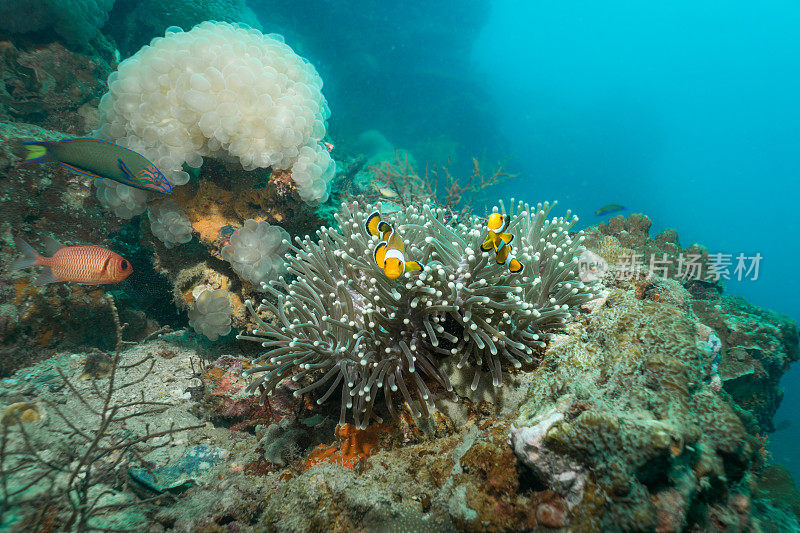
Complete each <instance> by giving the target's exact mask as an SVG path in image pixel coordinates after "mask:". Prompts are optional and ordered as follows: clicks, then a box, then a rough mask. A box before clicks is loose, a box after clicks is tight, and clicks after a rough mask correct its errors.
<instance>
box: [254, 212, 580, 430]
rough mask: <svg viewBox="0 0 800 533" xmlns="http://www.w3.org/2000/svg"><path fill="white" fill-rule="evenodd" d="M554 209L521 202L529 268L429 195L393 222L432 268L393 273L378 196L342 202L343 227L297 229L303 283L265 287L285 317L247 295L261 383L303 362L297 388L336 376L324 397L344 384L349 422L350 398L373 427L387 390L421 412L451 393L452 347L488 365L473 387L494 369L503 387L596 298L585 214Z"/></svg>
mask: <svg viewBox="0 0 800 533" xmlns="http://www.w3.org/2000/svg"><path fill="white" fill-rule="evenodd" d="M551 207H552V206H551V205H549V204H544V205H542V204H539V205H538V206H536V207H532V206H530V205H528V204H523V203H521V202H520V203H519V204H518V205H517V206H516V209H513V210H512V211H513V212H512V213H510V215H511V224H510V226H509V231H511V232H514V233H516V234H517V238H518V239H519V241H518V242H519V244H518V246H519V250H520V253H519V255H518V259H519V260H520V261H521V262H522V264H523V265H524V268H525V270H524V274H522V275H519V274H512V273H510V272H509V270H508V267H507V266H506V265H499V264H497V263H496V262H495V260H494V257H493V255H491V254H487V253H482V252H481V251H480V244H481V242H482V241H483V239H484V237H485V234H486V230H485V222H484V220H483V219H479V218H477V217H464V218H462V219H457V218H454V217H453V216H452V215H450V214H449V213H450V212H449V211H447V210H445V209H437V208H432V207H430V206H428V205H425V206H422V207H414V206H412V207H409V208H407V209H406V210H404V211H402V212H398V213H397V214H396V216H395V218H394V219H390V220H388V222H390V223H391V224H392V226H393V227H395V228H397V230H398V232H399V234H400V236H401V237H402V239H403V241H404V242H405V243H406V255H407V257H409V258H410V259H415V260H420V261H421V262H422V263H424V264H425V268H424V270H423V271H421V272H409V273H406V274H405V275H404V276H402V277H401V278H399V279H398V280H395V281H392V280H390V279H388V278H387V277H386V276H385V274H384V272H383V271H382V270H381V269H380V268H379V267H378V266H377V265H376V264H375V261H374V260H373V259H372V252H373V248H374V246H375V245H376V244H377V239H378V238H377V237H371V236H370V235H369V234H368V233H367V232H366V230H365V228H364V221H365V219H366V218H367V216H368V215H369V213H370V212H372V211H373V210H374V207H372V206H366V208H365V209H362V208H360V207H358V206H357V205H355V204H352V205H343V206H342V212H341V213H340V214H339V215H337V222H338V224H339V227H340V230H339V231H335V230H333V229H330V228H325V227H323V228H322V229H320V230H319V231H318V232H317V236H318V237H319V241H318V242H313V241H312V240H311V238H310V237H306V238H305V239H304V240H300V239H297V240H296V244H295V246H293V250H294V252H295V254H292V255H287V260H286V266H287V268H288V270H289V273H290V274H294V275H295V276H296V278H295V279H294V280H293V281H291V282H287V281H286V280H285V279H284V278H281V279H280V280H279V281H274V282H272V283H271V284H270V285H266V284H263V285H262V286H263V288H264V289H265V290H268V291H269V292H270V293H272V295H274V296H275V297H276V298H277V304H275V303H271V302H270V301H268V300H263V302H262V304H261V306H260V307H259V311H261V310H269V311H271V312H272V314H273V315H274V316H275V317H277V320H278V323H277V324H275V323H270V322H266V321H265V320H262V319H261V318H260V317H259V315H258V313H257V312H256V310H255V309H254V308H253V306H252V303H251V302H247V305H248V307H249V308H250V310H251V312H252V313H253V315H254V317H255V319H256V322H257V324H258V329H257V330H255V331H254V332H253V333H254V335H256V336H247V335H240V336H239V338H242V339H249V340H254V341H258V342H262V345H263V346H264V347H265V348H270V351H268V352H266V353H265V354H263V355H262V356H261V357H260V358H258V359H257V360H256V363H260V366H258V367H256V368H254V369H253V370H252V371H253V372H263V374H262V375H261V376H259V377H258V379H257V380H256V381H255V383H254V384H253V385H252V386H251V387H250V389H251V390H256V389H259V388H260V389H261V390H262V391H263V393H264V394H269V393H270V392H271V391H272V390H274V389H275V387H276V386H277V385H278V383H280V382H281V381H282V380H283V379H284V378H285V377H287V375H289V374H290V373H291V372H296V373H295V374H294V376H293V378H292V379H294V380H295V381H300V380H303V382H304V383H305V382H308V384H307V385H306V386H305V387H303V388H301V389H299V390H298V391H296V392H295V394H296V395H300V394H303V393H306V392H309V391H312V390H314V389H317V388H319V387H326V388H327V390H326V392H325V393H324V394H323V395H322V396H321V397H320V398H319V399H318V400H317V402H318V403H322V402H324V401H325V400H326V399H327V398H329V397H330V396H331V395H332V394H333V393H334V392H335V391H336V389H337V387H339V386H341V396H342V404H341V411H340V422H342V423H343V422H344V420H345V418H346V412H347V410H348V409H350V410H352V412H353V417H354V419H355V422H356V426H357V427H360V428H363V427H365V426H366V425H367V424H368V422H369V421H370V419H373V418H374V419H377V420H381V417H380V416H378V415H377V414H376V413H375V412H374V404H375V400H376V399H377V397H378V392H379V391H380V390H381V389H382V390H383V395H384V400H385V404H386V408H387V410H388V411H389V413H390V414H394V413H395V407H394V406H393V400H394V397H395V396H398V397H399V398H402V400H404V401H405V402H406V403H407V404H408V405H409V406H410V407H411V409H412V410H413V411H414V413H415V414H417V415H419V414H420V413H421V412H425V413H427V406H428V405H429V404H431V402H432V400H433V396H434V393H435V392H450V391H452V387H451V385H450V381H449V378H448V376H447V374H446V373H445V372H444V371H443V370H441V369H440V365H439V363H440V359H441V358H444V357H455V358H456V360H457V361H458V363H457V366H458V367H463V366H464V365H470V366H471V367H473V368H474V369H475V373H474V378H473V381H472V386H473V388H475V387H477V385H478V382H479V380H480V379H481V376H482V375H483V374H484V373H485V372H487V371H488V372H489V373H490V374H491V376H492V382H493V384H494V385H495V386H497V387H499V386H501V384H502V371H503V366H504V365H508V364H510V365H513V366H514V367H517V368H519V367H521V366H522V363H523V362H525V363H530V362H532V360H533V358H532V355H533V348H534V347H536V346H537V345H541V344H543V341H542V339H543V335H544V334H545V333H546V332H547V331H550V330H553V329H554V328H558V327H560V326H561V325H562V324H563V323H564V322H565V321H566V319H567V318H568V317H569V315H570V312H572V311H573V310H574V309H575V308H576V307H577V306H579V305H580V304H582V303H584V302H586V301H588V300H590V299H592V298H593V297H594V292H593V287H592V286H589V285H586V284H584V283H582V282H581V281H580V280H579V279H578V269H577V256H578V255H579V254H580V252H581V251H582V249H583V248H582V246H581V241H582V237H580V236H570V234H569V233H568V232H569V229H570V228H571V227H572V225H573V224H574V223H575V222H576V221H577V217H570V216H569V213H568V214H567V217H566V218H553V219H551V220H548V218H547V217H548V215H549V212H550V209H551ZM377 208H378V209H380V204H379V205H378V207H377ZM262 337H265V338H266V339H265V338H262ZM393 393H395V395H393Z"/></svg>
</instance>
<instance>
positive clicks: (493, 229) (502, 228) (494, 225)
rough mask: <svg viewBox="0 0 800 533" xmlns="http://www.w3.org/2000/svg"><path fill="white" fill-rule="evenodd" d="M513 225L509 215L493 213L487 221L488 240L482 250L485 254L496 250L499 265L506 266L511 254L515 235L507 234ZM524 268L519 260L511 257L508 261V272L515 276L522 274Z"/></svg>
mask: <svg viewBox="0 0 800 533" xmlns="http://www.w3.org/2000/svg"><path fill="white" fill-rule="evenodd" d="M510 223H511V218H510V217H509V216H508V215H501V214H500V213H492V214H491V215H489V219H488V220H487V221H486V225H487V226H488V227H489V232H488V234H487V235H486V239H485V240H484V241H483V244H481V250H483V251H484V252H491V251H492V250H494V252H495V253H496V254H497V255H496V260H497V263H498V264H500V265H504V264H505V263H506V261H507V260H508V257H509V255H510V254H511V241H513V240H514V235H512V234H511V233H508V232H506V230H507V229H508V225H509V224H510ZM522 269H523V266H522V263H520V262H519V261H518V260H517V258H515V257H511V260H509V261H508V270H509V271H511V272H512V273H514V274H517V273H519V272H522Z"/></svg>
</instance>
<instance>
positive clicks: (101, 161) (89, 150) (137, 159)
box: [23, 139, 172, 194]
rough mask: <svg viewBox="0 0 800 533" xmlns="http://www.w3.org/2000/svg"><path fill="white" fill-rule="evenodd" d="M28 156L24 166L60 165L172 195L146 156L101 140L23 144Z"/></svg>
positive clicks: (165, 180)
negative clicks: (37, 164)
mask: <svg viewBox="0 0 800 533" xmlns="http://www.w3.org/2000/svg"><path fill="white" fill-rule="evenodd" d="M23 144H24V145H25V147H26V148H27V149H28V155H27V157H26V158H25V161H23V163H25V164H33V163H58V164H59V165H62V166H65V167H67V168H68V169H70V170H74V171H75V172H78V173H79V174H84V175H86V176H91V177H93V178H108V179H110V180H114V181H118V182H119V183H122V184H124V185H128V186H130V187H136V188H137V189H144V190H146V191H156V192H160V193H162V194H169V193H171V192H172V187H171V186H170V184H169V181H167V178H166V176H164V174H163V173H162V172H161V171H160V170H159V169H158V168H156V166H155V165H154V164H153V163H151V162H150V161H148V160H147V158H146V157H144V156H143V155H141V154H139V153H137V152H134V151H133V150H128V149H127V148H123V147H122V146H118V145H116V144H114V143H111V142H108V141H101V140H98V139H67V140H64V141H40V142H26V143H23Z"/></svg>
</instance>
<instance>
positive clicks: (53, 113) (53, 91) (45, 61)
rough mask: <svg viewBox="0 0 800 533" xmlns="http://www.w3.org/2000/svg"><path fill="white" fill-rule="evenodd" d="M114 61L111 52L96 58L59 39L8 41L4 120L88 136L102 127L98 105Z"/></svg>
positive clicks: (2, 56)
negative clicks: (59, 41) (24, 41)
mask: <svg viewBox="0 0 800 533" xmlns="http://www.w3.org/2000/svg"><path fill="white" fill-rule="evenodd" d="M109 48H110V47H109ZM113 65H114V60H113V58H112V57H111V52H110V51H109V50H102V51H100V52H97V53H95V54H92V55H91V56H90V55H84V54H81V53H78V52H75V51H72V50H68V49H67V48H65V47H64V45H63V44H61V43H58V42H47V43H36V44H29V43H11V42H3V43H2V45H0V66H1V67H0V120H2V121H3V122H8V121H11V120H16V121H20V122H25V123H29V124H35V125H37V126H42V127H44V128H48V129H55V130H58V131H62V132H65V133H69V134H72V135H85V134H86V133H88V132H90V131H91V130H92V129H94V128H95V127H96V126H97V120H98V118H97V116H96V114H97V110H96V106H97V104H98V102H99V98H100V97H101V96H102V95H103V93H104V92H105V91H106V83H105V80H106V78H107V77H108V75H109V74H110V73H111V70H112V67H113Z"/></svg>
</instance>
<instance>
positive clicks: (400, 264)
mask: <svg viewBox="0 0 800 533" xmlns="http://www.w3.org/2000/svg"><path fill="white" fill-rule="evenodd" d="M364 229H365V230H366V231H367V233H368V234H370V235H373V236H377V237H380V238H381V242H380V243H379V244H378V246H376V247H375V251H374V252H373V254H372V257H373V260H374V261H375V264H376V265H378V268H381V269H383V272H384V273H385V274H386V277H387V278H389V279H397V278H399V277H400V276H402V275H403V274H404V273H405V272H413V271H417V270H422V265H421V264H420V263H419V262H418V261H406V256H405V253H406V252H405V246H404V245H403V239H401V238H400V235H398V234H397V232H396V231H394V228H392V226H391V224H389V223H388V222H386V221H385V220H381V215H380V213H378V212H377V211H375V212H374V213H372V214H371V215H370V216H368V217H367V220H366V221H365V222H364Z"/></svg>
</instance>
